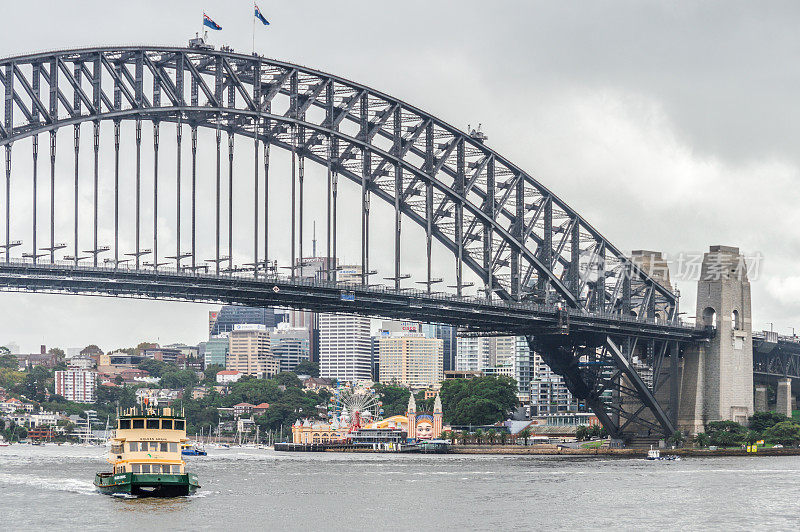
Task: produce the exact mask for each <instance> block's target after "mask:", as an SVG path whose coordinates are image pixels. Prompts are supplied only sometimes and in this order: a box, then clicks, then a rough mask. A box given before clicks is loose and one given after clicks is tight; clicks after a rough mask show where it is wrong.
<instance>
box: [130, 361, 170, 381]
mask: <svg viewBox="0 0 800 532" xmlns="http://www.w3.org/2000/svg"><path fill="white" fill-rule="evenodd" d="M137 367H138V368H139V369H143V370H145V371H146V372H148V373H149V374H150V376H151V377H159V378H160V377H161V376H162V375H163V374H164V373H168V372H173V371H178V366H176V365H175V364H172V363H169V362H162V361H160V360H154V359H152V358H147V359H145V360H142V361H141V362H139V365H138V366H137Z"/></svg>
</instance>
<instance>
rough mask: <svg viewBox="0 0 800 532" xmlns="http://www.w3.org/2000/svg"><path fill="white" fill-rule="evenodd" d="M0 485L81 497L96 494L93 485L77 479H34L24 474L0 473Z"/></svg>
mask: <svg viewBox="0 0 800 532" xmlns="http://www.w3.org/2000/svg"><path fill="white" fill-rule="evenodd" d="M0 484H10V485H16V486H31V487H34V488H39V489H43V490H51V491H68V492H71V493H80V494H82V495H93V494H96V493H97V491H96V490H95V487H94V484H93V483H92V482H89V481H87V480H80V479H77V478H48V477H35V476H31V475H25V474H9V473H0Z"/></svg>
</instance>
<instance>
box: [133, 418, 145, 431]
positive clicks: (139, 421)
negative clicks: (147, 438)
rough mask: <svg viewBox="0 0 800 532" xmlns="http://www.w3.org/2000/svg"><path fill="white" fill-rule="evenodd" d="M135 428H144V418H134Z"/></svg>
mask: <svg viewBox="0 0 800 532" xmlns="http://www.w3.org/2000/svg"><path fill="white" fill-rule="evenodd" d="M133 428H135V429H143V428H144V419H134V420H133Z"/></svg>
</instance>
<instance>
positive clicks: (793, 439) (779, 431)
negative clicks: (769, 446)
mask: <svg viewBox="0 0 800 532" xmlns="http://www.w3.org/2000/svg"><path fill="white" fill-rule="evenodd" d="M764 439H765V440H766V441H767V442H769V443H779V444H781V445H797V444H798V443H800V425H798V424H796V423H794V422H792V421H781V422H780V423H776V424H775V425H773V426H771V427H770V428H768V429H767V430H765V431H764Z"/></svg>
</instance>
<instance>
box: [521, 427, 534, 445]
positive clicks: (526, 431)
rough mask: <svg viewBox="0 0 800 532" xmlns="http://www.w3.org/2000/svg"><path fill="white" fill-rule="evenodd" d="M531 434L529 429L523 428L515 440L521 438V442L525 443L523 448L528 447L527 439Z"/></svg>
mask: <svg viewBox="0 0 800 532" xmlns="http://www.w3.org/2000/svg"><path fill="white" fill-rule="evenodd" d="M532 434H533V433H532V432H531V429H530V428H529V427H525V428H524V429H522V430H521V431H519V433H518V434H517V438H522V441H523V442H524V443H525V446H526V447H527V446H528V439H529V438H530V437H531V435H532Z"/></svg>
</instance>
